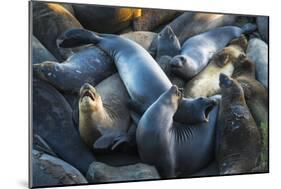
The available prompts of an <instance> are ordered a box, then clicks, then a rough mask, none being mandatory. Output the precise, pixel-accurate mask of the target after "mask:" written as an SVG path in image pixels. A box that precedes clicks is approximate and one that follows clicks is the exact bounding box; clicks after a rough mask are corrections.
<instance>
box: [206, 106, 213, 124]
mask: <svg viewBox="0 0 281 189" xmlns="http://www.w3.org/2000/svg"><path fill="white" fill-rule="evenodd" d="M213 107H214V105H210V106H208V107H207V108H206V109H205V112H204V114H205V120H206V121H209V115H210V112H211V111H212V109H213Z"/></svg>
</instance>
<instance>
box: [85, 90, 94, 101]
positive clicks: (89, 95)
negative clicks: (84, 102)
mask: <svg viewBox="0 0 281 189" xmlns="http://www.w3.org/2000/svg"><path fill="white" fill-rule="evenodd" d="M86 96H88V97H90V98H91V99H92V100H95V99H94V96H93V95H92V94H91V93H90V92H89V91H86V92H85V93H84V94H83V98H84V97H86Z"/></svg>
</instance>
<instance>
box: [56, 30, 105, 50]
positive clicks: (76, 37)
mask: <svg viewBox="0 0 281 189" xmlns="http://www.w3.org/2000/svg"><path fill="white" fill-rule="evenodd" d="M99 41H100V37H99V36H98V35H97V34H96V33H95V32H92V31H90V30H85V29H69V30H66V32H64V33H63V34H62V35H60V36H59V37H58V38H57V46H58V47H62V48H73V47H78V46H82V45H88V44H97V43H98V42H99Z"/></svg>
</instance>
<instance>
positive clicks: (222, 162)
mask: <svg viewBox="0 0 281 189" xmlns="http://www.w3.org/2000/svg"><path fill="white" fill-rule="evenodd" d="M220 87H221V93H222V99H221V105H220V111H219V122H218V137H217V138H218V141H217V142H218V149H217V161H218V163H219V171H220V174H222V175H224V174H241V173H250V172H251V170H252V169H253V168H255V167H256V165H257V161H258V157H259V153H260V148H261V138H260V133H259V131H258V128H257V126H256V123H255V121H254V119H253V117H252V115H251V113H250V111H249V109H248V107H247V104H246V101H245V98H244V92H243V89H242V87H241V86H240V84H239V83H238V81H236V80H234V79H231V78H230V77H228V76H226V75H224V74H221V75H220Z"/></svg>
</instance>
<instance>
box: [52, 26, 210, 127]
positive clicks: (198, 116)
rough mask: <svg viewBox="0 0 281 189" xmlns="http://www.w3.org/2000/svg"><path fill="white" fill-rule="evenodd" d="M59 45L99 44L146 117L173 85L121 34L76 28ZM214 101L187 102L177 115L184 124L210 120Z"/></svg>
mask: <svg viewBox="0 0 281 189" xmlns="http://www.w3.org/2000/svg"><path fill="white" fill-rule="evenodd" d="M57 43H58V45H59V46H60V47H65V48H70V47H76V46H79V45H85V44H91V43H92V44H95V45H97V46H98V47H100V48H101V49H103V50H104V51H106V52H107V53H108V54H109V55H110V56H111V57H112V58H113V59H114V63H115V65H116V67H117V70H118V73H119V75H120V77H121V79H122V81H123V83H124V85H125V87H126V89H127V91H128V93H129V96H130V97H131V99H132V100H133V101H135V102H136V104H139V105H140V107H139V109H140V110H141V111H140V114H142V113H143V112H144V111H145V110H146V109H147V108H148V107H149V106H150V105H151V104H152V103H153V102H154V101H155V100H156V99H157V98H158V97H159V96H160V95H161V94H162V93H163V92H165V91H166V90H168V89H169V88H170V87H171V86H172V84H171V82H170V81H169V79H168V77H167V76H166V75H165V73H164V72H163V71H162V70H161V68H160V67H159V65H158V64H157V62H156V61H155V60H154V59H153V58H152V57H151V55H150V54H149V53H148V52H147V51H146V50H145V49H143V48H142V47H141V46H140V45H138V44H137V43H135V42H133V41H131V40H128V39H125V38H122V37H119V36H117V35H109V34H97V33H94V32H92V31H88V30H84V29H72V30H68V31H67V32H65V33H64V34H63V35H61V36H60V37H59V38H58V40H57ZM212 103H213V100H211V99H207V98H200V99H186V98H185V99H183V100H182V102H181V104H180V107H179V109H178V111H177V113H176V114H175V117H174V118H175V120H176V121H178V122H180V123H198V122H205V121H208V118H207V117H208V113H209V112H208V111H206V110H207V109H208V108H209V107H210V106H211V105H212ZM186 115H190V116H186Z"/></svg>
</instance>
